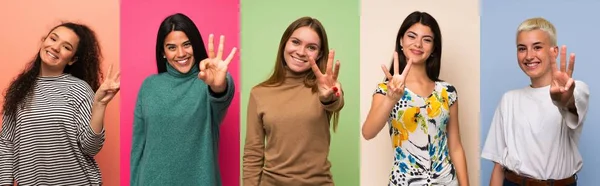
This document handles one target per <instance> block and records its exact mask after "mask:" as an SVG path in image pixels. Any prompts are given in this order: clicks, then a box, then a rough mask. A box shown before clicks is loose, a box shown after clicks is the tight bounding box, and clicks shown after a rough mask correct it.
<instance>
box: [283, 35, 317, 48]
mask: <svg viewBox="0 0 600 186" xmlns="http://www.w3.org/2000/svg"><path fill="white" fill-rule="evenodd" d="M290 38H291V39H295V40H300V39H298V38H297V37H293V36H292V37H290ZM300 41H302V40H300ZM308 44H309V45H317V47H321V46H319V44H317V43H308Z"/></svg>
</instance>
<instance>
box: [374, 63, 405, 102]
mask: <svg viewBox="0 0 600 186" xmlns="http://www.w3.org/2000/svg"><path fill="white" fill-rule="evenodd" d="M393 66H394V75H392V74H390V72H389V70H388V69H387V68H386V67H385V65H381V69H382V70H383V72H384V73H385V76H386V77H387V79H388V83H387V93H386V95H387V97H388V98H390V99H392V100H394V101H395V102H398V101H399V100H400V98H402V96H403V95H404V87H405V82H404V81H405V80H406V75H408V71H410V67H411V66H412V60H411V59H409V60H408V62H406V67H404V71H402V74H398V72H399V71H400V65H399V64H398V52H394V65H393Z"/></svg>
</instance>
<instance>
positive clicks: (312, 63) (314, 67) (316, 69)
mask: <svg viewBox="0 0 600 186" xmlns="http://www.w3.org/2000/svg"><path fill="white" fill-rule="evenodd" d="M308 62H309V63H310V68H311V69H312V71H313V73H315V76H316V77H317V78H320V77H322V76H323V73H322V72H321V70H320V69H319V66H318V65H317V63H316V62H315V59H313V58H312V57H310V56H309V57H308Z"/></svg>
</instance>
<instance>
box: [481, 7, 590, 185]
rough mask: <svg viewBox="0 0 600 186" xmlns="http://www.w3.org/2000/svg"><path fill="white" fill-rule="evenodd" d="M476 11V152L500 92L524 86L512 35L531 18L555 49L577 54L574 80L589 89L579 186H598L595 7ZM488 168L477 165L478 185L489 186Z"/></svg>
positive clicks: (490, 165) (525, 81) (483, 163)
mask: <svg viewBox="0 0 600 186" xmlns="http://www.w3.org/2000/svg"><path fill="white" fill-rule="evenodd" d="M481 3H482V5H481V105H480V108H481V135H480V136H481V148H482V149H483V145H484V144H485V140H486V137H487V134H488V130H489V128H490V122H491V120H492V117H493V113H494V110H495V109H496V106H497V104H498V102H499V101H500V98H501V97H502V94H504V92H506V91H508V90H511V89H517V88H522V87H525V86H527V85H529V83H530V80H529V78H528V77H527V76H526V75H525V74H524V73H523V71H521V69H520V68H519V66H518V64H517V53H516V44H515V43H516V30H517V27H518V25H519V24H520V23H521V22H522V21H524V20H525V19H528V18H531V17H543V18H545V19H547V20H549V21H550V22H552V23H553V24H554V26H555V27H556V29H557V39H558V45H559V46H561V45H566V46H567V52H568V53H571V52H574V53H575V54H576V59H575V68H574V72H573V78H574V79H576V80H581V81H583V82H585V83H587V84H588V85H589V88H590V106H589V110H588V115H587V118H586V120H585V123H584V127H583V134H582V136H581V140H580V144H579V149H580V152H581V154H582V156H583V169H582V171H581V172H579V173H578V178H579V180H578V185H600V171H599V169H600V158H598V154H600V147H599V146H598V144H597V143H598V142H600V135H599V132H600V126H599V125H598V123H599V121H600V115H598V114H597V113H598V107H597V106H596V105H599V104H600V99H596V96H595V95H596V93H597V92H600V90H598V88H599V87H600V82H598V81H594V80H596V79H597V78H594V77H597V76H598V74H599V73H598V71H599V69H600V68H599V67H600V64H599V63H598V62H599V61H598V60H597V59H598V57H597V56H598V54H599V51H598V50H599V47H598V45H599V44H600V37H599V34H600V9H599V8H600V1H596V2H592V1H578V0H574V1H566V0H563V1H558V0H553V1H548V0H521V1H517V0H501V1H499V0H482V2H481ZM492 169H493V163H492V162H491V161H489V160H485V159H481V185H489V180H490V175H491V171H492Z"/></svg>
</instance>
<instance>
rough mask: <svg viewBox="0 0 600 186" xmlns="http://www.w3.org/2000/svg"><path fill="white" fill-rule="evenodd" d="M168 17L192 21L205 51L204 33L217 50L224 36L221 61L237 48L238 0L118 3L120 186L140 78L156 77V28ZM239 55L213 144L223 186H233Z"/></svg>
mask: <svg viewBox="0 0 600 186" xmlns="http://www.w3.org/2000/svg"><path fill="white" fill-rule="evenodd" d="M174 13H183V14H185V15H187V16H188V17H190V18H191V19H192V21H194V23H195V24H196V26H197V27H198V30H200V34H201V35H202V39H203V40H204V44H205V47H206V49H208V35H209V34H211V33H213V34H214V35H215V49H216V48H217V47H218V46H219V43H218V42H219V36H220V35H224V36H225V48H224V56H225V57H226V56H227V55H229V52H231V49H232V48H233V47H238V48H239V31H240V29H239V25H240V23H239V1H238V0H222V1H210V0H172V1H164V0H162V1H161V0H151V1H143V0H126V1H122V2H121V14H122V16H121V48H122V51H121V54H122V55H121V61H122V64H121V65H122V69H123V70H122V71H123V72H122V73H121V74H122V75H121V93H122V94H123V102H121V106H122V108H121V109H122V114H121V115H122V117H121V123H123V125H122V128H123V132H122V133H121V139H122V140H121V144H122V145H121V185H129V173H130V172H129V161H130V160H129V158H130V153H131V134H132V133H131V128H132V125H133V110H134V108H135V102H136V100H137V92H138V91H139V88H140V86H141V84H142V82H143V80H144V79H145V78H146V77H148V76H150V75H152V74H156V59H155V46H156V34H157V33H158V27H159V25H160V23H161V22H162V21H163V20H164V19H165V18H166V17H167V16H169V15H171V14H174ZM239 55H240V51H239V50H238V52H237V53H236V57H235V58H234V59H233V61H232V62H231V63H230V64H229V68H228V71H229V72H230V73H231V75H232V76H233V79H234V81H235V86H236V92H235V96H234V98H233V101H232V102H231V106H230V107H229V110H228V111H227V115H226V116H225V120H224V121H223V123H222V125H221V133H220V140H219V165H220V169H221V178H222V180H223V185H224V186H236V185H239V182H238V177H239V164H240V161H239V156H238V155H239V144H240V142H239V141H240V140H239V123H240V120H239V109H240V106H239V102H240V101H239V96H240V81H239V57H238V56H239ZM199 60H202V59H199ZM182 161H185V160H182ZM182 171H185V170H182Z"/></svg>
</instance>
